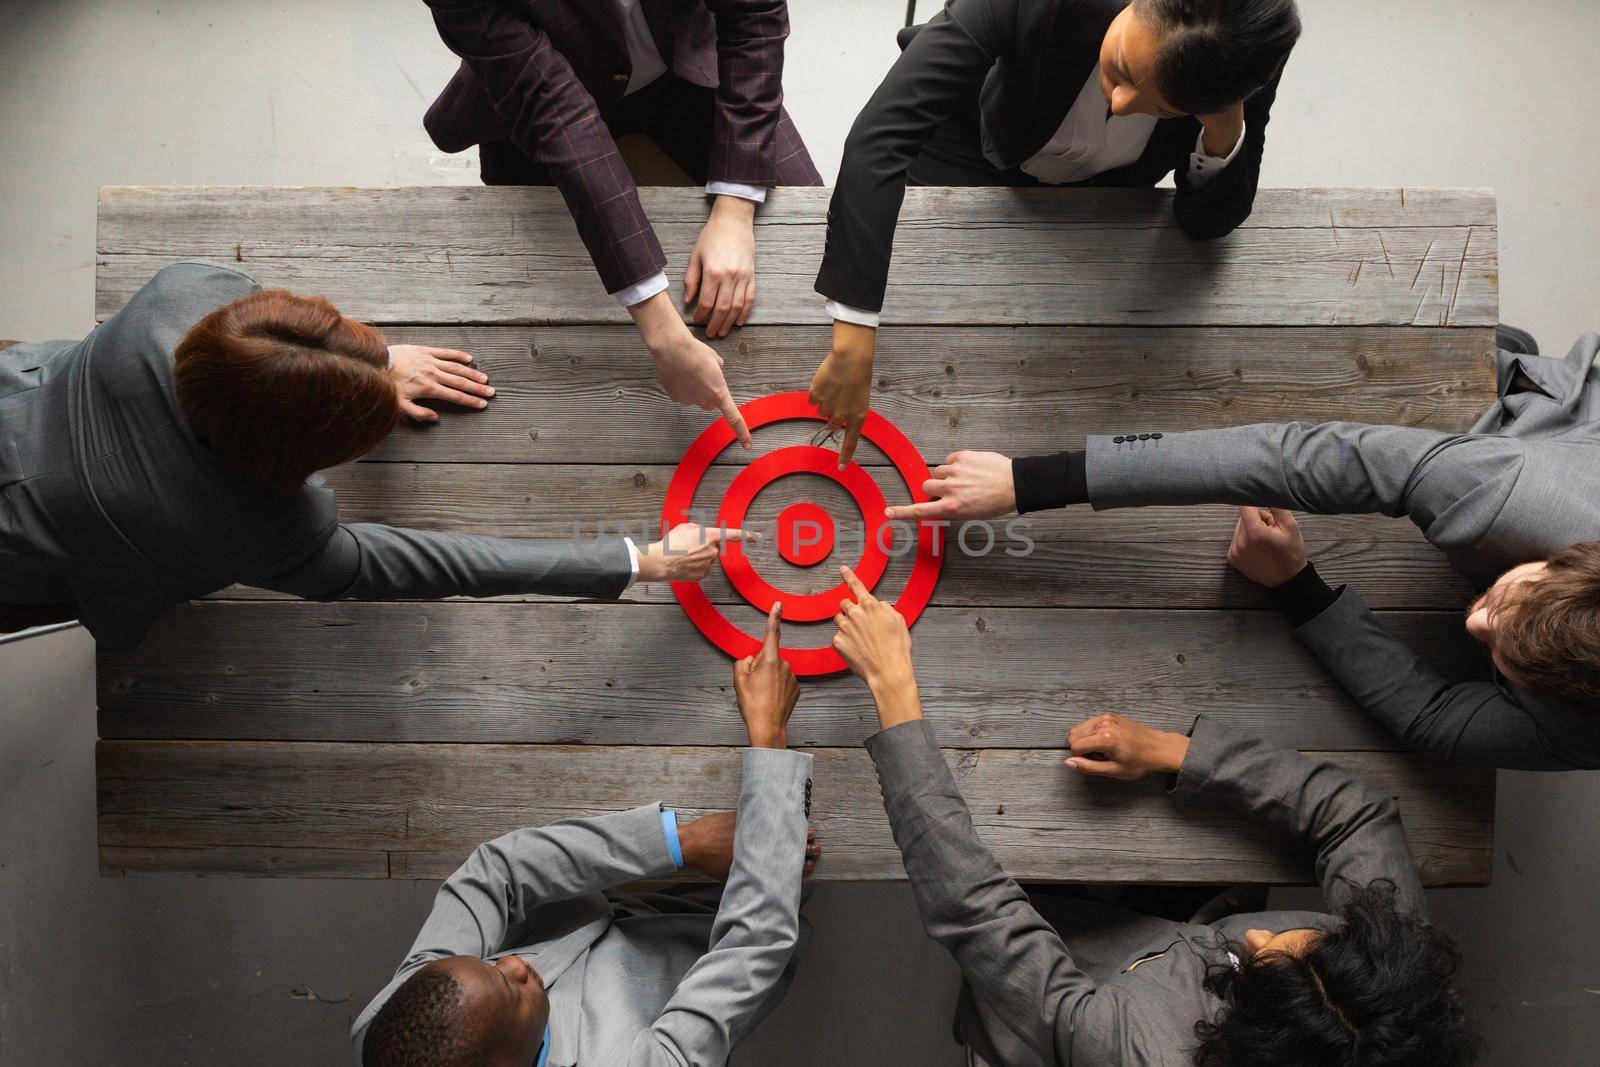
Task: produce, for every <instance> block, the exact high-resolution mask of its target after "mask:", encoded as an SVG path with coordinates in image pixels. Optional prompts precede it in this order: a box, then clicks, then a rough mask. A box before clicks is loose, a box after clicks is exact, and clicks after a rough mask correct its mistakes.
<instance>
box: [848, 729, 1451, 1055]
mask: <svg viewBox="0 0 1600 1067" xmlns="http://www.w3.org/2000/svg"><path fill="white" fill-rule="evenodd" d="M867 750H868V752H870V753H871V755H872V759H873V762H874V763H875V764H876V765H877V768H878V779H879V782H880V783H881V784H882V787H883V797H884V806H885V808H886V809H887V811H888V813H889V824H890V826H891V827H892V829H893V831H894V839H895V843H896V844H898V845H899V846H900V851H901V854H902V856H903V857H904V860H905V866H906V875H907V876H908V877H909V878H910V880H911V889H912V892H913V893H914V894H915V896H916V899H917V907H918V909H919V910H920V911H921V913H922V923H923V927H924V928H925V929H926V930H927V932H928V936H929V937H931V938H933V939H934V940H935V941H937V942H939V944H941V945H943V946H944V947H945V948H946V949H948V950H949V952H950V954H951V955H952V956H953V957H954V958H955V961H956V963H957V964H958V965H959V966H960V968H961V973H962V975H963V977H964V978H965V980H966V984H967V987H968V989H969V991H970V995H969V996H966V997H963V1000H962V1003H961V1007H960V1009H959V1011H958V1027H959V1032H960V1034H961V1036H962V1039H963V1040H964V1041H965V1042H966V1044H967V1045H968V1046H969V1047H970V1048H971V1049H972V1050H973V1051H974V1052H976V1053H977V1054H978V1055H980V1056H982V1057H983V1058H984V1059H985V1060H987V1061H988V1062H990V1063H995V1064H1006V1065H1008V1067H1019V1065H1034V1064H1043V1065H1048V1064H1063V1065H1079V1067H1100V1065H1102V1064H1123V1065H1131V1064H1151V1065H1154V1064H1166V1065H1173V1064H1186V1063H1189V1062H1190V1057H1189V1053H1190V1051H1191V1050H1192V1049H1193V1048H1194V1047H1195V1046H1196V1044H1197V1043H1198V1041H1197V1038H1196V1037H1195V1032H1194V1024H1195V1023H1196V1022H1199V1021H1201V1020H1202V1019H1212V1018H1214V1017H1215V1016H1216V1015H1217V1013H1218V1012H1219V1011H1220V1010H1221V1008H1222V1003H1221V1001H1220V1000H1219V999H1218V998H1217V997H1216V996H1215V995H1214V994H1213V993H1211V992H1210V991H1208V990H1207V989H1206V988H1205V986H1204V980H1205V977H1206V974H1207V973H1208V971H1209V970H1211V969H1212V968H1217V967H1227V966H1229V965H1230V959H1229V952H1230V950H1232V951H1235V952H1237V951H1238V949H1237V946H1238V945H1239V944H1240V943H1241V942H1242V941H1243V938H1244V933H1245V931H1246V930H1249V929H1262V930H1270V931H1272V932H1274V933H1277V932H1281V931H1284V930H1294V929H1307V928H1312V929H1332V928H1333V927H1334V926H1335V925H1336V924H1337V922H1338V920H1337V919H1336V918H1335V917H1334V915H1332V914H1324V913H1321V912H1257V913H1254V914H1241V915H1233V916H1230V917H1228V918H1226V919H1223V920H1222V921H1220V922H1216V923H1212V924H1209V925H1205V924H1199V923H1174V922H1169V921H1167V920H1165V919H1157V918H1154V917H1151V916H1145V915H1136V914H1133V913H1130V912H1127V911H1124V910H1122V909H1119V908H1112V907H1106V906H1103V905H1093V904H1088V903H1081V904H1080V903H1079V902H1062V907H1063V908H1064V909H1065V910H1064V911H1063V914H1062V918H1061V921H1060V922H1059V924H1057V925H1052V923H1050V922H1048V921H1046V920H1045V919H1044V918H1043V917H1042V916H1041V915H1040V914H1039V912H1038V911H1037V910H1035V908H1034V906H1033V904H1032V902H1031V901H1030V900H1029V898H1028V894H1027V893H1025V892H1024V891H1023V890H1022V888H1021V887H1020V886H1019V885H1017V883H1016V882H1015V881H1013V880H1012V879H1011V878H1010V877H1008V876H1007V875H1006V873H1005V871H1004V870H1002V869H1001V868H1000V865H999V864H998V863H996V862H995V858H994V856H993V854H992V853H990V851H989V850H988V848H986V847H985V846H984V844H983V842H982V841H981V840H979V838H978V835H977V833H976V832H975V831H974V830H973V826H972V817H971V814H970V812H969V811H968V810H967V805H966V801H965V800H964V799H963V798H962V796H961V791H960V789H959V788H958V787H957V785H956V781H955V778H954V777H953V776H952V775H951V773H950V769H949V766H948V765H947V764H946V763H945V760H944V757H943V756H942V755H941V754H940V752H939V749H938V746H937V745H936V744H935V742H934V739H933V731H932V730H931V729H929V727H928V725H927V723H926V721H919V722H913V723H906V724H904V725H902V726H896V727H894V728H892V729H889V730H884V731H882V732H881V733H878V734H876V735H874V736H873V737H871V738H869V739H868V741H867ZM1062 773H1063V774H1069V773H1071V772H1070V771H1063V772H1062ZM1171 795H1172V797H1173V798H1174V799H1175V800H1177V801H1179V802H1182V803H1196V802H1206V803H1210V804H1215V805H1217V806H1219V807H1222V808H1225V809H1227V810H1229V811H1232V812H1236V813H1238V814H1240V815H1244V816H1247V817H1249V818H1251V819H1254V820H1256V821H1258V822H1260V823H1261V824H1262V825H1263V826H1264V827H1269V828H1271V829H1272V830H1275V831H1280V832H1284V833H1287V834H1289V835H1290V836H1292V837H1293V838H1294V839H1295V840H1296V841H1297V842H1299V843H1300V844H1302V845H1303V846H1304V847H1305V849H1306V851H1307V853H1308V855H1309V856H1310V857H1311V858H1313V860H1314V867H1315V871H1316V876H1317V880H1318V882H1319V883H1320V884H1321V886H1322V891H1323V899H1324V901H1325V903H1326V905H1327V907H1328V908H1329V910H1330V912H1337V911H1338V910H1339V909H1340V908H1341V907H1342V905H1343V903H1344V901H1345V899H1346V898H1347V897H1348V895H1349V893H1350V891H1351V889H1352V888H1354V887H1361V886H1365V885H1367V884H1368V883H1370V882H1372V881H1374V880H1376V879H1388V880H1389V881H1391V882H1393V883H1394V885H1395V889H1396V892H1397V899H1398V904H1399V906H1400V907H1401V908H1402V909H1405V910H1409V911H1411V912H1414V913H1416V914H1419V915H1424V914H1426V904H1425V901H1424V898H1423V894H1422V884H1421V882H1420V880H1419V879H1418V876H1417V871H1416V866H1415V864H1414V863H1413V861H1412V858H1411V851H1410V849H1409V847H1408V846H1407V844H1406V837H1405V831H1404V829H1403V827H1402V826H1401V823H1400V811H1399V806H1398V805H1397V804H1396V803H1395V801H1394V798H1392V797H1390V796H1389V795H1388V794H1387V793H1384V792H1383V791H1382V790H1379V789H1376V788H1374V787H1373V786H1372V785H1371V784H1369V783H1367V782H1365V781H1363V780H1362V779H1360V778H1358V777H1356V776H1355V775H1352V774H1350V773H1349V772H1348V771H1346V770H1344V769H1343V768H1341V767H1338V766H1337V765H1335V764H1332V763H1325V762H1318V761H1313V760H1310V759H1307V758H1305V757H1304V756H1301V755H1299V754H1298V753H1295V752H1291V751H1288V750H1285V749H1280V748H1275V747H1273V746H1271V745H1268V744H1266V743H1265V742H1262V741H1259V740H1256V739H1253V738H1250V737H1247V736H1245V735H1242V734H1238V733H1235V732H1233V731H1230V730H1228V729H1226V728H1224V727H1222V726H1219V725H1217V724H1216V723H1214V722H1212V721H1211V720H1209V719H1206V718H1203V717H1202V718H1201V719H1200V720H1199V721H1198V722H1196V723H1195V728H1194V732H1193V734H1192V740H1191V741H1190V744H1189V752H1188V755H1187V757H1186V758H1185V759H1184V762H1183V769H1182V771H1181V772H1180V773H1179V774H1178V776H1177V779H1176V781H1175V784H1174V785H1173V787H1172V789H1171ZM1147 957H1156V958H1149V959H1147ZM1140 960H1143V961H1144V962H1141V963H1139V965H1138V967H1136V968H1135V967H1133V964H1134V963H1135V961H1140Z"/></svg>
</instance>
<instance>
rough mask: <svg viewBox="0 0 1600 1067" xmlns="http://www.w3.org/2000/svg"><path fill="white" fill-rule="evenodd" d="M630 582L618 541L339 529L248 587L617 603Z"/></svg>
mask: <svg viewBox="0 0 1600 1067" xmlns="http://www.w3.org/2000/svg"><path fill="white" fill-rule="evenodd" d="M632 577H633V568H632V564H631V561H630V559H629V556H628V548H627V545H625V544H624V543H623V542H622V540H621V539H615V540H606V541H545V540H532V539H524V538H507V537H481V536H478V535H475V534H460V533H435V532H432V531H427V530H408V529H403V528H400V527H394V526H380V525H376V524H371V523H355V524H351V525H345V524H344V523H339V524H337V525H335V526H334V527H333V528H332V529H331V531H330V532H329V534H328V536H327V537H326V538H324V539H322V540H320V541H318V542H316V543H314V544H311V545H308V546H306V548H304V549H303V550H301V551H300V552H299V553H296V554H295V556H293V557H291V558H289V559H287V560H284V561H283V562H282V563H281V564H280V565H279V566H277V567H275V568H274V569H273V571H272V572H271V573H268V574H264V575H261V576H258V577H256V578H254V579H252V580H251V581H250V582H249V584H251V585H255V586H259V587H260V588H263V589H273V590H276V591H278V592H281V593H292V594H294V595H295V596H302V597H307V598H309V599H312V600H337V599H341V598H348V599H354V600H407V599H417V600H434V599H438V598H440V597H448V596H471V597H486V596H506V595H512V594H518V593H538V594H542V595H545V596H585V597H604V598H607V599H614V598H616V597H618V596H621V595H622V592H623V590H625V589H626V588H627V587H628V583H629V581H630V580H631V579H632Z"/></svg>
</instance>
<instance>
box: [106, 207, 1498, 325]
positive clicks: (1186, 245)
mask: <svg viewBox="0 0 1600 1067" xmlns="http://www.w3.org/2000/svg"><path fill="white" fill-rule="evenodd" d="M830 195H831V193H830V191H829V190H826V189H780V190H776V191H775V192H774V193H773V195H772V196H771V197H770V198H769V199H768V202H767V205H766V206H765V207H764V208H763V210H762V212H761V214H760V217H759V220H758V225H757V230H756V241H757V257H758V264H759V268H758V269H759V272H760V274H759V277H760V297H759V303H758V305H757V310H756V312H755V316H754V317H753V319H752V321H753V322H758V323H785V322H796V323H805V322H816V321H818V319H820V318H821V317H822V310H821V306H820V305H821V300H820V298H819V297H818V296H817V295H816V294H815V293H814V292H813V291H812V283H813V280H814V278H815V274H816V270H817V266H818V263H819V262H820V259H821V252H822V245H823V236H824V230H825V226H826V217H827V216H826V212H827V202H828V198H829V196H830ZM641 197H642V199H643V203H644V206H645V210H646V212H647V213H648V214H649V216H650V217H651V219H652V221H653V223H654V226H655V229H656V232H657V234H658V235H659V236H660V238H661V241H662V245H663V247H664V248H665V249H666V252H667V257H668V263H669V265H670V271H669V277H671V278H672V281H673V286H674V288H673V293H674V295H675V296H677V295H679V292H680V290H679V286H680V285H681V281H682V265H683V264H684V263H685V262H686V261H687V257H688V253H689V249H690V247H691V246H692V245H693V243H694V240H695V238H696V236H697V234H698V232H699V228H700V226H701V225H703V223H704V220H705V217H706V212H707V210H708V208H707V203H706V199H705V197H704V196H702V195H701V194H700V193H699V192H698V191H695V190H688V189H667V188H653V189H644V190H641ZM1171 197H1172V193H1171V192H1169V191H1160V190H1007V193H1006V195H1005V196H1004V197H997V196H995V195H994V193H993V191H992V190H986V189H911V190H908V192H907V196H906V204H905V208H904V210H903V212H902V215H901V222H900V226H899V231H898V238H897V241H896V246H895V269H894V273H893V275H892V279H891V282H890V287H889V291H888V296H887V301H886V303H885V305H884V314H885V321H886V322H891V323H947V324H953V323H1017V324H1047V323H1055V324H1108V325H1134V324H1149V325H1154V324H1168V325H1299V326H1306V325H1343V326H1349V325H1361V324H1391V325H1438V326H1491V325H1493V324H1494V322H1495V317H1496V310H1497V300H1496V281H1497V277H1498V271H1499V265H1498V248H1497V240H1496V237H1495V234H1496V224H1495V221H1494V218H1495V215H1494V201H1493V196H1492V194H1490V193H1487V192H1474V191H1438V190H1435V191H1429V192H1426V193H1416V192H1410V193H1408V194H1407V195H1406V196H1405V197H1404V198H1402V196H1401V194H1400V190H1396V189H1390V190H1355V189H1330V190H1314V191H1313V190H1273V189H1263V190H1261V192H1260V194H1259V195H1258V198H1257V203H1256V208H1255V211H1254V214H1253V215H1252V217H1251V219H1250V220H1248V221H1247V222H1246V224H1245V225H1244V226H1241V227H1240V228H1239V230H1237V231H1236V232H1235V233H1233V234H1232V235H1230V236H1229V237H1228V238H1226V239H1224V240H1222V241H1220V242H1210V243H1201V242H1195V241H1191V240H1189V239H1188V238H1186V237H1184V236H1183V234H1182V233H1181V232H1180V231H1179V230H1178V228H1177V226H1176V223H1175V222H1174V221H1173V219H1172V212H1171V203H1170V201H1171ZM952 233H959V234H960V240H961V253H960V258H961V264H960V269H959V270H952V263H951V235H952ZM98 249H99V252H98V256H97V276H96V290H97V301H96V307H97V311H98V313H99V314H100V315H101V316H102V317H103V316H105V315H108V314H110V313H112V312H113V311H115V310H116V309H117V308H119V307H121V306H122V304H123V303H125V302H126V301H127V299H128V297H129V296H130V295H131V294H132V293H133V292H134V291H135V290H136V289H137V288H138V287H139V286H140V285H142V284H143V283H144V282H145V281H146V280H148V278H149V277H150V276H151V274H153V273H154V272H155V271H156V270H158V269H159V268H160V267H162V266H164V265H165V264H166V263H168V262H170V261H171V260H173V259H175V258H182V257H191V256H202V257H209V258H213V259H219V260H224V261H227V262H232V263H237V264H238V265H239V266H240V267H242V268H243V269H245V270H247V271H250V272H251V273H252V274H254V275H255V276H256V277H257V278H258V280H260V281H261V282H262V283H263V284H266V285H272V286H283V287H287V288H290V289H294V290H298V291H303V292H314V293H320V294H323V295H326V296H327V297H328V298H329V299H331V300H333V301H334V303H336V304H338V305H339V306H340V307H341V308H342V310H344V311H345V312H346V313H347V314H350V315H354V316H356V317H358V318H362V319H365V320H369V321H374V322H384V323H387V322H433V323H459V322H485V323H489V322H500V323H508V322H567V323H571V322H625V321H626V313H625V312H624V311H622V309H620V308H618V307H617V306H616V304H615V302H614V301H611V300H609V299H607V298H606V296H605V293H604V292H603V290H602V287H601V285H600V283H599V281H598V279H597V278H596V276H595V274H594V271H593V269H592V267H591V266H590V263H589V260H588V256H587V253H586V252H585V250H584V249H583V247H582V245H581V243H580V242H579V241H578V238H577V234H576V231H575V229H574V227H573V226H572V223H571V221H570V219H569V218H568V217H567V213H566V208H565V205H564V204H563V202H562V200H561V197H560V194H559V193H558V192H557V191H556V190H554V189H516V188H506V187H497V188H467V187H459V186H454V187H438V188H402V189H349V188H329V189H264V188H242V187H223V186H202V187H187V188H184V187H175V188H174V187H167V188H150V187H111V188H106V189H103V190H102V191H101V196H100V210H99V240H98ZM1071 263H1078V264H1093V269H1092V270H1091V271H1088V272H1082V271H1071V270H1063V269H1062V266H1063V265H1064V264H1071Z"/></svg>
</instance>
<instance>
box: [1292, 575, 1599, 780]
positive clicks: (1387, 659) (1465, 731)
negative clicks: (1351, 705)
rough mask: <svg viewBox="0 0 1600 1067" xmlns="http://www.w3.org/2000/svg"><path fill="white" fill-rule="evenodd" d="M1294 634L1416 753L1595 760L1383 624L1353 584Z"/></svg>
mask: <svg viewBox="0 0 1600 1067" xmlns="http://www.w3.org/2000/svg"><path fill="white" fill-rule="evenodd" d="M1294 635H1295V637H1296V638H1297V639H1298V640H1299V641H1300V642H1301V643H1302V644H1304V645H1305V646H1306V647H1307V648H1309V649H1310V650H1311V652H1312V654H1313V655H1315V656H1316V657H1317V659H1319V660H1320V661H1321V662H1322V664H1323V666H1325V667H1326V668H1327V669H1328V670H1329V672H1331V673H1332V674H1333V676H1334V678H1336V679H1337V680H1338V682H1339V684H1340V685H1341V686H1342V687H1343V688H1344V689H1345V691H1346V692H1348V693H1349V694H1350V695H1351V696H1352V697H1354V698H1355V700H1356V701H1357V702H1358V703H1359V704H1360V705H1361V706H1362V707H1363V708H1365V709H1366V710H1367V711H1368V712H1369V713H1370V714H1371V715H1372V716H1373V717H1374V718H1376V719H1377V720H1378V721H1379V722H1381V723H1382V724H1383V725H1384V727H1385V728H1386V729H1388V730H1389V731H1390V732H1391V733H1393V734H1394V735H1395V736H1396V737H1397V738H1399V739H1400V740H1401V741H1403V742H1405V744H1406V745H1407V746H1409V747H1411V748H1413V749H1415V750H1417V751H1418V752H1430V753H1434V754H1437V755H1440V756H1443V757H1445V758H1446V759H1453V760H1461V761H1464V762H1471V763H1479V764H1486V765H1489V766H1493V767H1506V768H1513V769H1518V770H1571V769H1574V768H1576V767H1586V766H1593V762H1592V761H1589V760H1586V759H1584V757H1583V754H1581V753H1577V752H1567V751H1565V750H1563V749H1562V748H1561V746H1558V745H1557V744H1555V743H1554V742H1553V741H1552V740H1551V739H1550V738H1548V737H1546V736H1545V735H1544V733H1543V732H1542V731H1541V730H1540V728H1539V725H1538V723H1537V722H1535V721H1534V719H1533V717H1532V716H1531V715H1530V714H1529V713H1528V711H1527V709H1526V708H1524V707H1522V706H1521V705H1520V704H1518V703H1517V702H1516V701H1515V700H1513V699H1512V698H1511V697H1510V696H1508V695H1507V694H1506V693H1505V692H1504V691H1503V690H1501V689H1500V687H1499V686H1496V685H1494V684H1493V683H1490V682H1487V681H1470V682H1457V681H1452V680H1450V679H1449V678H1447V677H1446V676H1445V675H1443V674H1442V673H1440V672H1439V671H1438V670H1436V669H1434V668H1433V667H1431V666H1429V665H1428V664H1427V663H1425V662H1423V660H1422V659H1421V658H1420V657H1419V656H1417V655H1416V654H1415V653H1413V652H1412V651H1411V650H1410V649H1409V648H1407V647H1406V646H1405V645H1404V644H1402V643H1401V642H1400V641H1399V640H1397V639H1396V638H1395V637H1394V635H1392V634H1390V633H1389V632H1388V631H1387V630H1385V629H1384V628H1383V625H1382V624H1381V623H1379V621H1378V619H1377V617H1376V616H1375V615H1373V614H1372V612H1371V610H1370V609H1368V607H1367V606H1366V604H1365V603H1364V602H1363V601H1362V600H1361V598H1360V596H1359V595H1357V593H1356V592H1355V590H1353V589H1349V588H1346V589H1345V590H1344V591H1343V592H1341V593H1340V595H1339V596H1338V598H1337V599H1336V600H1335V601H1334V602H1333V603H1332V604H1331V605H1329V606H1328V608H1327V609H1326V610H1324V611H1322V612H1321V613H1319V614H1318V615H1317V616H1316V617H1315V618H1313V619H1311V620H1310V621H1309V622H1307V623H1305V624H1304V625H1302V626H1300V627H1298V628H1296V630H1295V631H1294Z"/></svg>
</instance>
